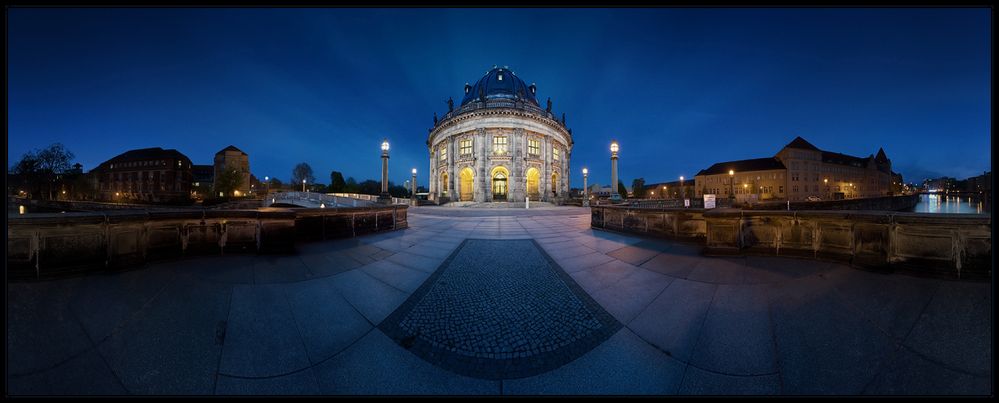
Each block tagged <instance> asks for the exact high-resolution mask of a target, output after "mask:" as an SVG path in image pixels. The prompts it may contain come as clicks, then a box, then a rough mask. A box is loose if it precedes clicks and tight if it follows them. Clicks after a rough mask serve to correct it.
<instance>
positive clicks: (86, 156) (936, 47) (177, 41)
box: [7, 8, 991, 187]
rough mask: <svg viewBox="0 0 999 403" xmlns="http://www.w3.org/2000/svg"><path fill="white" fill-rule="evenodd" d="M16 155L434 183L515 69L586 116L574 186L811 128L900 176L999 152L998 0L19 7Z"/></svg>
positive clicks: (14, 73)
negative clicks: (491, 80) (457, 138)
mask: <svg viewBox="0 0 999 403" xmlns="http://www.w3.org/2000/svg"><path fill="white" fill-rule="evenodd" d="M8 12H9V14H8V17H9V19H8V22H9V28H8V29H9V31H8V35H9V36H8V41H9V42H8V46H9V47H8V69H9V70H8V71H9V73H8V74H9V75H8V80H9V81H8V83H9V90H8V117H9V121H8V136H9V137H8V143H7V145H8V152H7V157H8V160H9V161H8V166H10V165H12V164H13V163H14V162H15V161H16V160H17V159H19V158H20V156H21V155H22V154H23V153H25V152H26V151H29V150H32V149H36V148H42V147H44V146H47V145H48V144H50V143H53V142H62V143H63V144H65V145H66V146H67V147H68V148H69V149H70V150H71V151H73V152H74V153H75V154H76V156H77V158H76V159H77V161H78V162H80V163H82V164H83V165H84V168H85V169H86V170H90V169H92V168H94V167H95V166H97V165H98V164H99V163H101V162H103V161H105V160H107V159H109V158H111V157H113V156H115V155H117V154H119V153H122V152H124V151H126V150H129V149H134V148H144V147H157V146H159V147H163V148H176V149H178V150H179V151H181V152H182V153H184V154H186V155H187V156H188V157H190V158H191V159H192V160H193V161H194V163H196V164H210V163H211V161H212V157H213V155H214V153H215V152H216V151H218V150H220V149H222V148H224V147H226V146H228V145H230V144H233V145H235V146H237V147H239V148H241V149H242V150H243V151H245V152H247V153H248V154H249V155H250V167H251V170H252V172H253V173H254V174H255V175H256V176H257V177H260V178H263V177H264V176H265V175H267V176H277V177H279V178H280V179H282V180H283V181H288V179H289V178H290V176H291V170H292V167H293V166H294V165H295V164H296V163H298V162H307V163H309V164H310V165H311V166H312V168H313V169H314V171H315V176H316V178H317V180H318V181H319V182H322V183H328V182H329V172H330V171H331V170H334V169H335V170H340V171H342V172H343V174H344V176H345V177H346V176H353V177H355V178H357V179H358V181H360V180H363V179H368V178H371V179H377V178H378V177H379V175H380V174H379V169H380V166H381V164H380V161H379V144H380V142H381V139H382V138H383V137H387V138H388V139H389V140H390V141H391V143H392V158H391V159H390V160H389V174H390V179H391V180H393V181H394V182H397V183H400V184H401V183H402V182H403V181H404V180H406V179H408V177H409V171H410V169H411V168H413V167H416V168H417V169H418V170H419V183H420V184H421V185H425V184H426V171H427V169H428V166H429V162H428V154H427V150H426V146H425V142H426V139H427V128H428V127H430V126H432V123H433V122H432V116H433V113H434V112H437V113H438V115H443V113H444V112H446V111H447V104H446V100H447V98H448V97H449V96H451V97H453V98H454V99H455V102H456V103H460V99H461V95H462V91H463V89H462V87H463V86H464V84H465V82H471V83H474V82H475V81H476V80H478V79H479V78H480V77H481V76H482V75H483V74H484V73H485V72H486V71H487V70H488V69H489V68H491V67H492V66H493V65H500V66H503V65H506V66H510V68H511V69H512V70H513V71H514V72H515V73H516V74H517V75H518V76H519V77H520V78H522V79H523V80H524V81H526V82H527V83H531V82H536V83H537V85H538V99H539V101H540V102H541V104H542V105H544V102H545V101H544V100H545V99H546V98H547V97H551V99H552V102H553V104H554V107H553V109H554V111H555V112H556V114H558V115H561V113H562V112H565V113H566V115H567V119H566V120H567V122H568V124H569V126H570V127H571V128H572V129H573V134H574V138H575V146H574V149H573V152H572V155H571V164H572V171H573V173H572V177H571V183H572V185H573V186H575V187H578V186H580V185H581V183H582V174H581V173H580V170H581V169H582V167H584V166H586V167H588V168H589V169H590V171H591V177H590V183H595V182H596V183H608V182H609V179H610V173H609V170H610V166H609V165H610V162H609V151H608V144H609V142H610V139H611V138H617V139H618V140H619V141H620V143H621V160H620V172H621V178H622V180H624V181H625V183H626V184H629V185H630V183H631V180H632V179H634V178H635V177H644V178H645V180H646V183H652V182H659V181H669V180H676V179H677V177H678V176H679V175H685V176H687V177H693V176H694V174H695V173H696V172H697V171H698V170H700V169H703V168H707V167H708V166H710V165H711V164H713V163H715V162H721V161H728V160H738V159H747V158H758V157H765V156H772V155H774V154H776V152H777V151H778V150H779V149H780V148H781V147H782V146H783V145H784V144H786V143H788V142H789V141H790V140H792V139H793V138H794V136H797V135H800V136H802V137H804V138H805V139H807V140H808V141H810V142H812V143H813V144H815V145H816V146H818V147H819V148H822V149H826V150H831V151H837V152H842V153H847V154H852V155H857V156H867V155H869V154H872V153H876V152H877V149H878V147H879V146H883V147H884V149H885V152H886V153H887V154H888V157H889V158H891V159H892V162H893V167H894V169H895V170H896V171H898V172H901V173H902V174H903V175H904V177H905V180H906V181H919V180H922V179H925V178H926V177H931V176H939V175H948V176H955V177H958V178H964V177H967V176H972V175H977V174H981V172H982V171H984V170H990V169H991V168H990V166H991V153H990V151H989V150H990V146H991V137H990V133H991V117H990V112H989V111H990V106H991V98H990V92H989V91H990V87H991V82H990V71H991V65H990V57H989V54H990V49H991V43H990V30H991V19H990V10H989V9H987V8H965V9H940V8H935V9H933V8H924V9H883V8H882V9H873V8H872V9H811V8H801V9H774V8H758V9H679V8H677V9H668V8H667V9H616V10H603V9H579V10H571V9H562V10H547V9H512V10H509V9H404V10H391V9H374V10H362V9H297V8H293V9H263V8H260V9H164V8H150V9H142V8H132V9H104V8H95V9H51V8H50V9H23V8H22V9H8Z"/></svg>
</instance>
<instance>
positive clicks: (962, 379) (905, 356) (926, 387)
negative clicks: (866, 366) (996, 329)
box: [864, 348, 993, 396]
mask: <svg viewBox="0 0 999 403" xmlns="http://www.w3.org/2000/svg"><path fill="white" fill-rule="evenodd" d="M992 390H993V389H992V379H991V378H990V377H988V376H976V375H972V374H968V373H965V372H958V371H953V370H950V369H947V368H944V367H941V366H940V365H939V364H937V363H934V362H933V361H930V360H927V359H925V358H922V357H920V356H919V355H917V354H916V353H913V352H912V351H910V350H908V349H906V348H901V349H898V351H896V352H895V356H894V358H893V359H892V360H891V362H889V363H888V365H887V367H886V369H885V371H884V372H882V373H881V374H879V375H878V376H877V377H876V378H875V379H874V381H873V382H871V383H870V384H869V385H867V387H866V389H865V390H864V394H876V395H978V396H985V395H991V394H992V393H993V392H992Z"/></svg>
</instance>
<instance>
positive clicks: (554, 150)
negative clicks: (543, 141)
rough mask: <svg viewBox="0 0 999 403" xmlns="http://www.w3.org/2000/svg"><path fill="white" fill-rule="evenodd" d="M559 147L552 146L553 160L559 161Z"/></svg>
mask: <svg viewBox="0 0 999 403" xmlns="http://www.w3.org/2000/svg"><path fill="white" fill-rule="evenodd" d="M558 154H559V149H558V148H557V147H555V148H552V160H555V161H558Z"/></svg>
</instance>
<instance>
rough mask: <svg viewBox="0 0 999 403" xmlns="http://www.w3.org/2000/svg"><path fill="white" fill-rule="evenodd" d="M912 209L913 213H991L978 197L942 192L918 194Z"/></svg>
mask: <svg viewBox="0 0 999 403" xmlns="http://www.w3.org/2000/svg"><path fill="white" fill-rule="evenodd" d="M912 211H913V212H915V213H954V214H991V211H989V209H988V206H986V205H985V204H984V203H983V202H982V200H981V199H980V198H977V197H969V196H947V195H942V194H921V195H919V203H916V207H914V208H913V209H912Z"/></svg>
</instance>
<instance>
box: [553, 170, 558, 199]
mask: <svg viewBox="0 0 999 403" xmlns="http://www.w3.org/2000/svg"><path fill="white" fill-rule="evenodd" d="M552 197H558V172H552Z"/></svg>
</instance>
